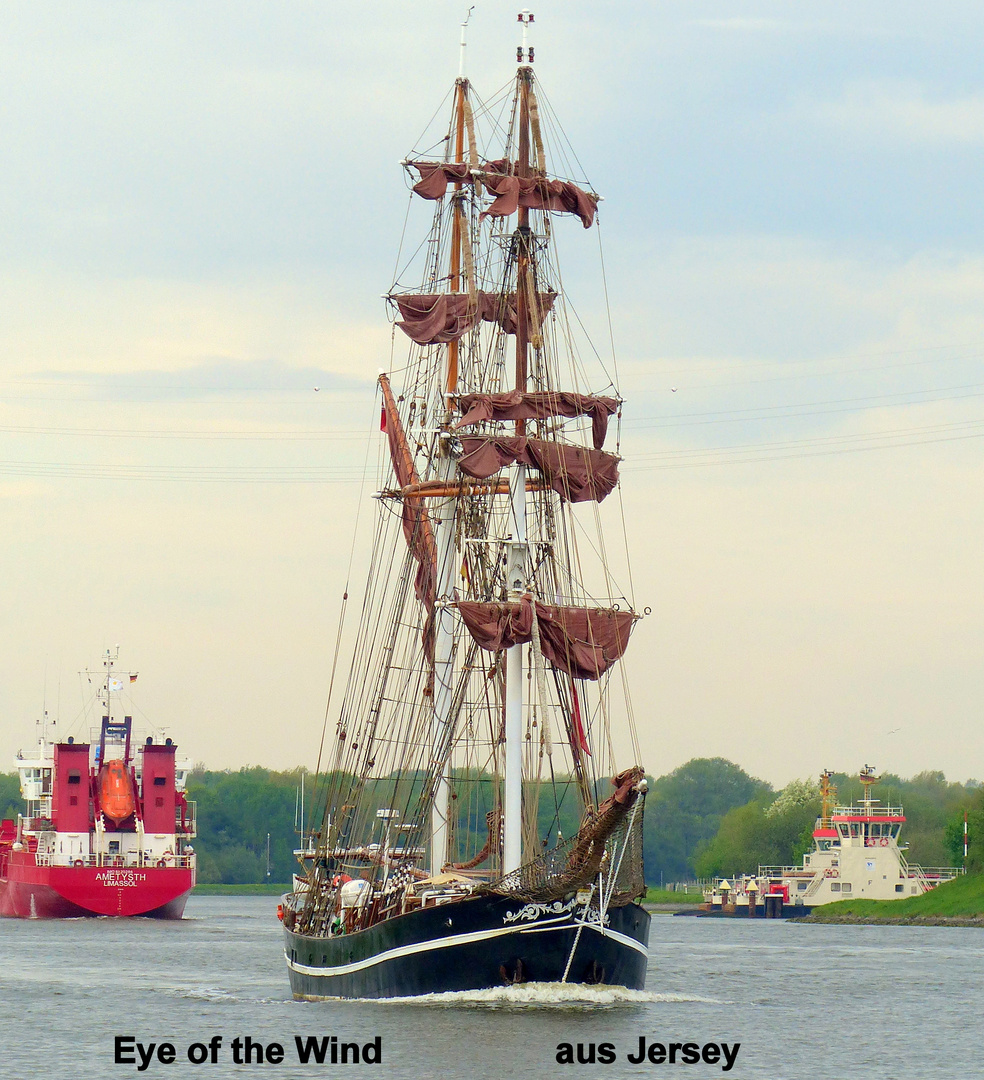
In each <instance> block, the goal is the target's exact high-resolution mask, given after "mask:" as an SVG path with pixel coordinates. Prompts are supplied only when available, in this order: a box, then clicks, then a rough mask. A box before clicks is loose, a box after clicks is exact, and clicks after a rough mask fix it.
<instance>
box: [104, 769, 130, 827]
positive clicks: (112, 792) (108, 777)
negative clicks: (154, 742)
mask: <svg viewBox="0 0 984 1080" xmlns="http://www.w3.org/2000/svg"><path fill="white" fill-rule="evenodd" d="M99 808H100V810H102V812H103V813H104V814H105V815H106V817H108V818H109V819H110V821H112V822H114V823H115V824H116V825H119V823H120V822H121V821H123V820H124V818H128V817H129V816H130V815H131V814H132V813H133V811H134V810H135V809H136V803H135V802H134V799H133V786H132V785H131V783H130V775H129V773H128V772H127V769H126V764H125V763H124V762H122V761H120V760H119V759H116V760H113V761H107V762H106V764H105V765H103V767H102V768H101V769H100V770H99Z"/></svg>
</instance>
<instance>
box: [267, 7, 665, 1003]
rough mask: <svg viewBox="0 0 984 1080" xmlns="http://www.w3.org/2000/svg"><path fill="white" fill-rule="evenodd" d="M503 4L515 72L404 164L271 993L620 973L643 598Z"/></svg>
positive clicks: (634, 789) (409, 988) (530, 97)
mask: <svg viewBox="0 0 984 1080" xmlns="http://www.w3.org/2000/svg"><path fill="white" fill-rule="evenodd" d="M466 21H467V20H466ZM519 21H520V23H521V24H522V35H523V44H522V45H521V46H520V48H519V49H518V57H517V59H518V70H517V72H516V76H515V79H514V80H511V81H510V83H509V85H508V86H507V88H506V89H505V90H504V91H502V92H501V93H500V95H499V96H498V97H497V98H495V99H493V100H492V101H491V102H488V103H486V102H482V101H480V100H479V99H478V98H477V96H476V95H475V93H474V91H473V89H472V86H471V84H470V82H469V80H468V79H467V78H465V77H464V74H463V71H462V74H461V75H460V76H459V78H458V79H457V81H456V83H455V85H454V89H453V93H452V95H451V102H450V104H451V117H450V122H449V125H448V127H447V128H446V129H444V131H443V132H442V133H441V134H440V135H439V136H438V137H437V138H436V140H435V141H434V142H432V143H431V144H430V150H429V151H427V150H425V151H423V152H419V153H414V154H413V155H411V156H410V157H409V158H408V159H407V160H406V161H405V162H404V163H403V164H404V166H405V168H406V170H407V173H408V174H409V182H410V184H411V186H412V193H411V200H417V199H422V200H425V202H424V203H423V204H419V205H418V212H419V207H420V206H421V205H422V206H426V205H427V204H428V203H429V204H431V205H432V206H433V209H434V213H433V220H432V223H431V228H430V232H429V235H428V236H427V237H426V240H425V242H424V243H423V244H422V245H421V246H420V248H419V249H418V251H417V256H418V257H417V258H416V259H414V258H413V257H411V258H410V259H409V260H408V264H407V268H405V269H404V270H403V271H401V274H400V276H399V278H398V280H397V282H396V284H395V285H394V287H393V289H392V290H391V292H390V294H389V300H390V302H391V303H392V305H393V308H394V311H395V315H396V319H395V325H396V327H398V328H399V330H400V331H401V332H402V333H403V334H405V335H406V336H407V337H408V338H409V339H410V342H411V344H410V350H409V357H408V359H407V360H406V362H405V363H402V364H401V365H400V370H399V379H398V381H397V377H396V375H395V374H394V377H393V378H391V376H390V374H388V373H382V374H380V376H379V393H380V405H381V417H382V422H381V427H382V430H383V431H384V432H385V438H383V439H381V440H380V441H381V445H382V447H383V448H384V450H383V452H382V453H381V466H382V470H383V473H384V475H383V477H382V480H381V484H380V489H379V491H378V492H377V494H376V497H377V499H378V504H377V506H378V514H377V520H376V523H375V527H374V531H373V540H372V548H371V553H370V556H369V577H368V582H367V586H366V590H365V593H364V598H363V600H362V603H361V610H360V615H359V624H358V628H357V630H356V631H355V633H354V647H353V656H352V664H351V670H350V674H349V677H348V682H347V686H346V688H345V692H344V700H343V701H342V703H341V707H340V710H339V712H338V715H337V717H336V718H335V730H334V740H333V743H334V744H333V747H331V748H329V750H328V752H327V755H326V759H325V761H324V763H323V766H322V768H321V786H320V793H319V799H320V802H319V805H320V806H321V807H323V815H322V816H320V818H319V820H320V828H319V829H317V830H316V831H315V832H314V833H313V834H312V835H311V836H310V837H308V838H305V840H304V842H303V843H302V846H301V849H300V852H299V856H300V859H301V863H302V867H303V871H302V873H300V874H299V875H298V876H297V878H296V879H295V887H294V891H293V892H292V893H290V894H288V895H287V896H285V897H284V902H283V905H282V907H281V917H282V919H283V923H284V934H285V955H286V960H287V967H288V972H289V977H290V983H291V987H292V990H293V993H294V996H295V997H296V998H321V997H391V996H404V995H418V994H425V993H435V992H444V991H461V990H471V989H480V988H487V987H495V986H500V985H502V984H513V983H522V982H530V981H536V982H574V983H603V984H612V985H619V986H625V987H631V988H642V986H643V984H644V981H645V976H646V964H647V942H648V935H649V921H650V920H649V915H648V914H647V912H646V911H645V910H644V909H643V908H642V906H641V904H640V903H639V900H640V898H641V896H642V895H643V894H644V892H645V883H644V879H643V866H642V824H643V804H644V801H645V792H646V780H645V774H644V770H643V769H642V767H641V766H640V765H638V764H632V765H630V766H629V767H621V768H620V767H619V766H618V764H617V761H616V758H617V757H618V756H625V755H627V753H631V754H632V756H633V758H632V759H633V760H636V761H637V760H638V746H637V743H636V740H635V734H634V729H633V726H632V713H631V707H630V705H629V703H628V700H627V692H626V691H627V686H626V680H625V677H624V673H623V671H622V669H621V667H620V665H618V661H619V660H620V658H621V657H622V655H623V653H624V652H625V650H626V647H627V646H628V642H629V636H630V634H631V632H632V629H633V626H634V624H635V622H636V620H637V619H638V618H639V617H640V613H639V612H637V611H636V610H635V607H634V605H633V603H632V602H631V599H630V598H629V597H627V595H626V593H625V592H624V591H623V590H622V588H621V587H620V586H619V585H617V584H616V582H615V580H614V576H613V573H614V571H613V568H612V561H611V560H610V559H609V557H608V554H607V549H606V547H605V544H604V541H603V539H602V537H601V533H600V521H601V517H602V514H601V513H600V512H599V509H598V506H599V504H600V503H602V502H604V501H605V500H606V499H609V498H611V499H612V503H615V504H618V503H619V502H620V497H621V493H620V491H619V490H618V485H619V473H618V466H619V460H620V459H619V457H618V454H617V453H614V452H612V451H611V450H606V449H605V445H606V442H608V443H611V442H612V441H614V442H615V446H616V448H617V445H618V444H617V439H616V440H612V439H611V433H610V431H609V428H610V427H615V426H617V424H618V421H619V420H620V418H621V399H620V397H619V395H618V392H617V390H616V388H615V386H614V380H613V376H612V374H611V373H610V372H604V371H603V370H601V368H602V365H601V364H600V363H598V357H597V354H596V353H592V355H591V356H590V360H591V361H592V364H593V366H594V367H597V368H598V370H597V372H594V371H592V370H590V368H591V366H592V364H588V363H582V359H583V357H582V356H581V354H580V352H579V337H578V333H577V331H576V327H577V322H576V317H575V316H574V315H573V312H572V309H571V308H570V306H569V305H568V303H567V301H566V298H565V295H564V290H563V287H562V278H561V272H560V267H559V264H558V261H557V256H556V245H555V235H554V231H555V229H556V230H557V232H562V231H565V230H570V229H571V227H572V220H571V219H573V223H576V222H577V221H580V224H581V225H582V226H583V228H584V229H589V228H591V226H592V225H593V224H595V218H596V213H597V205H598V201H599V197H598V195H596V194H595V193H594V192H593V191H592V190H591V188H590V186H588V185H587V184H586V183H585V182H584V181H583V180H577V182H575V180H572V179H565V178H561V177H558V176H556V175H555V174H554V173H552V172H551V171H550V170H549V168H548V164H547V150H548V147H549V148H550V149H551V151H552V152H553V151H554V150H556V151H559V153H560V154H561V155H565V154H566V158H565V160H564V161H563V162H562V165H563V167H565V168H566V169H568V170H569V171H573V168H574V166H573V165H571V164H570V162H571V161H573V154H571V153H569V152H568V150H567V147H566V144H565V143H564V141H563V140H562V139H557V138H555V137H554V136H555V135H556V134H557V129H556V125H555V123H554V121H553V115H552V112H551V110H550V108H549V105H548V104H547V103H546V100H545V97H544V95H543V93H542V91H541V90H540V89H539V87H538V84H537V83H536V81H535V80H534V76H533V60H534V55H533V49H532V48H531V47H530V46H529V44H528V41H527V31H528V28H529V25H530V24H531V23H532V22H533V15H532V14H531V13H530V12H528V11H524V12H522V13H521V14H520V16H519ZM463 56H464V29H463V30H462V57H463ZM462 66H463V65H462ZM497 140H498V146H497V147H496V141H497ZM435 147H436V152H435V149H434V148H435ZM480 147H481V148H482V150H485V151H486V152H484V153H483V152H482V151H480ZM565 218H566V219H567V220H563V219H565ZM577 231H578V230H576V227H575V232H577ZM592 246H593V245H592ZM414 272H415V273H416V277H415V279H411V278H410V274H411V273H414ZM409 280H414V284H413V285H412V286H410V287H408V286H407V284H406V283H405V282H407V281H409ZM397 382H398V384H397ZM599 384H600V385H599ZM613 419H614V421H615V423H614V424H612V423H610V421H612V420H613ZM613 493H615V494H614V497H613ZM615 516H617V517H618V516H620V515H619V513H618V509H616V515H615ZM401 534H402V535H401ZM343 637H344V634H343V632H342V630H341V629H340V631H339V638H340V640H341V639H342V638H343Z"/></svg>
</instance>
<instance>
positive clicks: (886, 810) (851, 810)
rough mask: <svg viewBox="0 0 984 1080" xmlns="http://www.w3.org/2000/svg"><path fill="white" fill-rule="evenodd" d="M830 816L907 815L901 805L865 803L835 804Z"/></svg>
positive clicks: (874, 816)
mask: <svg viewBox="0 0 984 1080" xmlns="http://www.w3.org/2000/svg"><path fill="white" fill-rule="evenodd" d="M830 816H831V817H832V818H833V817H871V818H882V817H905V815H904V814H903V813H902V807H901V806H881V805H878V804H875V803H873V804H872V805H871V806H865V805H864V804H863V803H862V804H861V805H859V806H835V807H833V808H832V809H831V811H830Z"/></svg>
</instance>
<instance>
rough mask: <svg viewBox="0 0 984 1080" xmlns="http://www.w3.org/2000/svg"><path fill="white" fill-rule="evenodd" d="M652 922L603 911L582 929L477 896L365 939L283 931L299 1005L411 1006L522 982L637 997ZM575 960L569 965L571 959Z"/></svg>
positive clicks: (563, 913) (553, 915) (628, 910)
mask: <svg viewBox="0 0 984 1080" xmlns="http://www.w3.org/2000/svg"><path fill="white" fill-rule="evenodd" d="M649 922H650V916H649V913H648V912H646V911H644V910H643V908H642V907H640V906H639V905H638V904H627V905H625V906H623V907H617V908H609V909H608V911H607V912H606V918H605V926H604V928H603V929H602V928H601V927H600V926H599V924H598V922H597V915H596V914H595V921H594V922H592V921H591V916H590V914H589V919H588V921H585V922H584V923H583V924H582V922H581V910H580V909H577V908H576V907H575V904H574V901H573V900H569V901H566V902H564V901H554V902H549V903H544V904H530V903H526V902H524V901H521V900H514V899H510V898H508V897H502V896H474V897H468V898H466V899H462V900H457V901H454V902H452V903H446V904H441V905H438V906H436V907H427V908H419V909H417V910H416V911H412V912H409V913H407V914H405V915H399V916H397V917H395V918H391V919H387V920H385V921H383V922H380V923H377V924H376V925H375V926H371V927H369V928H368V929H366V930H360V931H357V932H356V933H352V934H342V935H339V936H335V937H312V936H308V935H305V934H298V933H293V932H292V931H290V930H288V929H286V928H285V930H284V935H285V948H284V953H285V956H286V959H287V968H288V973H289V976H290V985H291V990H292V992H293V995H294V997H295V998H296V999H300V1000H312V999H318V998H334V997H340V998H386V997H415V996H418V995H421V994H439V993H446V992H451V991H462V990H484V989H490V988H493V987H498V986H503V985H509V984H514V983H522V982H560V981H562V980H563V979H564V976H565V972H566V976H567V978H566V981H567V982H570V983H603V984H607V985H612V986H625V987H628V988H630V989H634V990H641V989H642V988H643V986H644V984H645V979H646V964H647V957H648V951H647V945H648V942H649ZM572 953H573V955H572Z"/></svg>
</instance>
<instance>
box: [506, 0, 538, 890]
mask: <svg viewBox="0 0 984 1080" xmlns="http://www.w3.org/2000/svg"><path fill="white" fill-rule="evenodd" d="M518 21H519V22H520V23H521V24H522V27H523V44H522V45H521V46H519V48H518V50H517V60H518V61H519V63H520V68H519V71H518V72H517V73H516V88H517V92H518V94H519V160H518V161H517V164H516V175H517V176H519V177H520V179H526V178H528V177H529V176H530V87H531V85H532V82H533V69H532V67H529V66H528V65H527V64H526V63H525V61H526V59H527V58H529V60H530V61H532V59H533V52H532V49H530V48H529V47H528V46H527V28H528V26H529V24H530V23H531V22H532V21H533V15H532V13H531V12H529V11H526V10H524V11H521V12H520V13H519V16H518ZM529 218H530V211H529V208H528V207H526V206H522V205H521V206H519V208H518V223H517V226H516V232H515V233H514V234H513V244H514V251H515V255H516V391H517V392H518V393H521V394H522V393H525V392H526V385H527V376H528V372H529V348H530V343H529V326H528V304H529V278H530V270H531V268H530V260H531V257H532V244H531V233H530V225H529ZM516 434H517V435H518V436H523V435H525V434H526V421H525V420H523V419H520V420H517V421H516ZM509 495H510V503H511V518H512V522H511V524H512V540H511V541H510V543H509V550H508V564H507V568H506V588H507V590H508V598H509V600H510V601H512V602H514V603H518V602H519V600H520V599H521V597H522V596H523V594H524V593H525V592H526V586H527V580H526V562H527V535H526V466H525V465H523V464H520V463H519V462H517V463H516V465H515V466H514V468H513V471H512V474H511V476H510V486H509ZM505 711H506V715H505V741H506V747H505V770H504V772H505V782H504V792H503V807H502V814H503V842H502V872H503V873H504V874H508V873H510V872H512V871H513V870H517V869H519V867H520V866H521V865H522V862H523V645H522V644H520V643H517V644H515V645H513V646H512V647H511V648H510V649H509V650H508V651H507V653H506V710H505Z"/></svg>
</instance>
